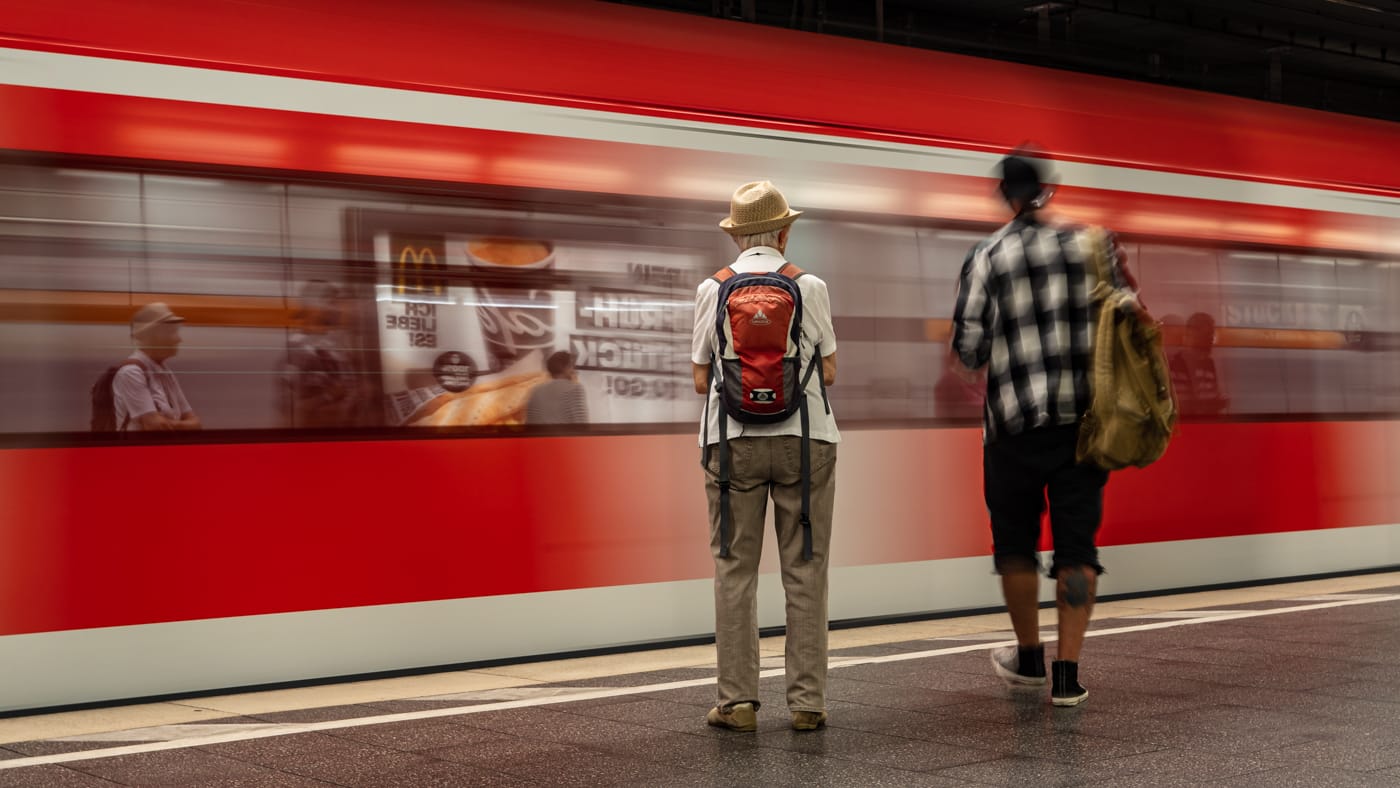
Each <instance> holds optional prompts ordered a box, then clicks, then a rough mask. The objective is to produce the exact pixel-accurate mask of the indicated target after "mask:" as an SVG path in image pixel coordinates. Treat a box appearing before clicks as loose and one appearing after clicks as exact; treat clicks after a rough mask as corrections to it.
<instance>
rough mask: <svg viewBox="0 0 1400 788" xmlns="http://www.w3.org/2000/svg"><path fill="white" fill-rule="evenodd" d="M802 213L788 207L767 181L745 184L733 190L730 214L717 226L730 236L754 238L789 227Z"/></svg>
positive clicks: (780, 193)
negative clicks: (752, 236)
mask: <svg viewBox="0 0 1400 788" xmlns="http://www.w3.org/2000/svg"><path fill="white" fill-rule="evenodd" d="M801 215H802V212H801V211H794V210H792V209H791V208H789V207H788V202H787V198H786V197H784V196H783V193H782V192H780V191H778V187H776V186H774V185H773V184H771V183H769V182H768V181H754V182H753V183H746V184H744V185H743V186H740V187H739V188H738V189H735V190H734V196H733V197H732V198H730V200H729V215H728V216H726V217H724V218H723V219H722V220H720V223H719V226H720V228H721V229H723V230H724V231H725V232H727V233H729V234H730V235H756V234H758V233H766V232H770V231H772V230H781V229H782V228H784V227H787V226H788V225H789V224H792V223H793V221H795V220H796V219H797V217H799V216H801Z"/></svg>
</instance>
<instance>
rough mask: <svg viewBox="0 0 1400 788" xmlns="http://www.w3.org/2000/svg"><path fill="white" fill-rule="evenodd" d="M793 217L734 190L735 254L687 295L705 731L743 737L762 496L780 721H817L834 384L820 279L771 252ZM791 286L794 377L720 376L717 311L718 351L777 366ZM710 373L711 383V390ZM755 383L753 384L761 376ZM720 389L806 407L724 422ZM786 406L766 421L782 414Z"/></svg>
mask: <svg viewBox="0 0 1400 788" xmlns="http://www.w3.org/2000/svg"><path fill="white" fill-rule="evenodd" d="M800 215H801V211H794V210H792V209H791V208H789V207H788V202H787V198H786V197H784V196H783V194H782V192H780V191H779V190H778V188H777V187H776V186H774V185H773V184H772V183H769V182H768V181H755V182H753V183H746V184H744V185H743V186H740V187H739V188H738V189H737V190H736V191H735V192H734V195H733V197H732V198H731V200H730V207H729V216H728V217H726V218H725V219H724V220H723V221H721V222H720V228H721V229H723V230H724V231H725V232H727V233H729V235H730V237H731V238H733V240H734V243H735V245H736V246H738V247H739V255H738V257H737V258H736V259H735V260H734V262H733V263H731V264H730V265H729V266H727V267H726V268H723V269H721V270H720V271H719V272H718V273H717V274H716V275H715V276H713V277H710V278H708V279H706V280H705V281H703V282H701V283H700V286H699V287H698V288H697V289H696V292H695V325H694V329H693V331H692V335H691V337H692V341H691V362H692V372H693V377H694V383H695V391H696V393H698V394H704V395H706V397H708V399H707V401H706V406H705V411H704V413H705V414H706V415H705V416H703V417H702V423H701V426H700V447H701V450H702V455H701V457H702V462H703V463H704V466H705V493H706V497H707V499H708V502H709V514H710V551H711V553H712V554H713V556H714V561H715V650H716V652H717V655H718V666H719V681H718V686H717V689H718V702H717V703H716V705H715V707H714V708H712V709H711V710H710V712H709V714H708V715H707V716H706V719H705V721H706V722H707V723H708V724H710V725H713V726H716V727H720V728H729V729H731V730H737V731H753V730H756V729H757V725H758V721H757V717H756V715H755V712H756V711H757V710H758V708H759V682H758V676H759V652H758V617H757V614H758V607H757V593H758V564H759V558H760V556H761V555H762V551H763V529H764V524H765V521H766V519H767V518H766V511H767V508H768V499H769V497H770V496H771V497H772V499H773V525H774V530H775V531H776V536H777V545H778V560H779V563H780V564H781V566H782V575H783V592H784V594H785V595H786V597H787V647H786V651H785V655H784V664H785V667H786V683H787V706H788V712H789V714H790V717H791V724H792V727H793V729H794V730H799V731H810V730H815V729H817V728H819V727H822V726H823V725H825V724H826V720H827V710H826V674H827V560H828V552H829V548H830V546H831V527H832V514H833V508H832V507H833V504H834V502H835V493H836V444H837V443H838V442H839V441H840V440H841V434H840V432H838V431H837V429H836V419H835V417H834V416H833V415H832V413H831V409H830V408H829V407H827V405H826V397H825V389H824V386H829V385H831V384H832V383H835V382H836V334H835V331H834V330H833V328H832V324H831V299H830V296H829V295H828V294H827V287H826V282H824V281H822V280H821V279H819V278H817V277H815V276H813V275H811V274H805V273H800V272H798V271H794V270H793V268H792V267H790V265H791V264H789V263H788V261H787V258H786V257H784V256H783V253H784V251H785V250H786V249H787V243H788V233H789V232H790V231H791V229H792V223H793V222H794V221H796V220H797V217H798V216H800ZM771 272H781V273H783V274H784V277H785V278H783V279H780V280H777V281H778V282H780V283H781V285H779V284H769V285H764V286H762V287H758V286H753V287H749V288H747V289H744V288H739V287H738V286H737V284H738V283H743V282H745V281H751V280H745V279H740V278H739V277H740V276H742V275H744V274H760V273H771ZM722 278H723V279H724V280H725V281H726V282H733V283H736V284H735V285H730V290H729V292H730V293H731V295H730V296H729V297H728V298H727V299H726V303H721V302H720V295H721V293H722V292H724V288H723V287H722V286H721V284H720V279H722ZM770 279H771V278H770ZM793 287H795V288H796V290H797V291H798V292H797V299H800V303H801V310H800V311H801V323H800V332H799V342H798V347H797V353H798V364H799V366H798V369H800V370H801V373H800V374H799V375H798V376H795V377H794V378H787V377H783V378H782V380H772V381H771V382H768V383H765V386H764V387H760V386H758V385H755V384H754V383H753V381H754V379H755V372H756V370H755V366H754V365H751V364H746V363H742V362H739V361H726V362H723V363H724V364H726V365H728V366H722V367H721V365H720V363H718V362H716V357H717V356H718V355H719V354H720V336H719V334H718V332H717V330H716V325H717V320H716V318H717V316H718V314H719V310H720V309H725V310H727V317H728V320H727V321H726V324H728V325H734V326H735V327H734V329H733V332H734V336H735V339H734V342H733V344H730V345H728V347H730V348H731V350H730V352H731V353H732V352H733V351H732V348H733V347H734V346H735V345H740V344H741V343H742V344H743V345H744V346H745V347H747V348H748V349H749V351H750V352H754V351H755V349H756V348H764V350H763V351H762V352H763V353H765V354H766V357H767V358H768V360H770V361H772V360H773V359H774V358H776V357H778V356H781V357H786V356H787V353H788V350H789V341H790V340H789V339H788V338H789V337H790V336H791V329H792V328H793V327H794V323H796V322H797V313H798V310H797V309H796V306H797V300H789V299H793V296H792V288H793ZM779 292H784V293H786V294H787V295H786V297H784V296H781V295H779ZM769 313H771V314H772V317H769ZM784 315H786V317H784ZM742 331H747V332H749V333H747V334H745V338H744V339H743V340H741V339H739V334H740V332H742ZM750 339H753V340H755V341H753V342H749V341H748V340H750ZM775 351H776V352H775ZM716 367H720V371H719V372H715V368H716ZM774 367H775V368H777V369H779V370H781V369H783V368H784V365H783V364H782V362H779V364H777V365H774ZM723 369H728V370H730V373H729V374H730V375H732V377H726V376H725V375H723V374H722V372H723ZM712 372H714V374H715V378H714V379H715V380H716V381H717V382H716V384H715V385H713V386H712V385H710V381H711V377H710V376H711V374H712ZM804 376H805V377H804ZM757 377H758V378H759V379H762V375H761V374H758V375H757ZM789 381H791V385H792V387H793V388H792V389H789V388H788V385H789ZM798 381H802V382H805V386H802V382H798ZM770 386H771V387H770ZM799 386H801V388H797V387H799ZM722 387H724V388H728V389H729V391H731V392H735V394H732V395H726V398H725V399H726V401H727V402H728V403H729V404H730V405H733V404H734V401H735V400H736V399H737V398H739V397H738V394H739V393H742V392H744V391H746V390H747V391H748V394H747V395H746V396H744V397H743V399H744V402H745V403H749V404H753V405H754V406H755V407H761V406H762V405H761V404H760V403H762V404H766V403H773V402H774V391H775V390H781V391H782V392H783V395H784V396H785V398H786V399H788V400H790V403H789V404H791V405H797V404H798V403H800V402H804V401H805V402H806V403H807V407H806V409H805V411H795V412H791V413H790V415H788V416H787V417H786V418H784V419H783V420H782V421H777V422H771V423H750V422H749V421H747V420H746V421H744V422H740V421H737V420H735V419H733V418H730V416H729V415H727V411H726V406H725V405H723V404H722V403H721V401H720V393H719V390H720V389H721V388H722ZM746 387H748V388H746ZM794 389H795V391H794ZM786 410H787V409H786V408H782V409H780V410H778V411H776V412H774V413H773V414H772V415H773V416H775V417H776V416H781V415H782V412H783V411H786ZM804 414H805V418H804ZM804 422H806V423H805V424H804ZM808 515H809V516H808ZM804 520H805V522H804Z"/></svg>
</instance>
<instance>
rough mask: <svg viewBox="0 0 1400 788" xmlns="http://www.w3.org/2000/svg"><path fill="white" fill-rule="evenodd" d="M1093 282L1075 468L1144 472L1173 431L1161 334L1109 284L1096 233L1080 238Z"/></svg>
mask: <svg viewBox="0 0 1400 788" xmlns="http://www.w3.org/2000/svg"><path fill="white" fill-rule="evenodd" d="M1083 242H1084V243H1085V245H1086V246H1087V249H1086V251H1088V252H1089V256H1090V257H1091V258H1092V259H1093V264H1094V268H1095V274H1096V275H1097V277H1098V283H1097V284H1095V285H1094V289H1093V291H1092V292H1091V293H1090V294H1089V299H1090V301H1091V302H1093V303H1094V304H1095V305H1097V308H1098V310H1099V314H1098V321H1097V327H1096V329H1095V331H1096V333H1095V337H1094V366H1093V372H1092V375H1091V377H1090V384H1089V385H1090V390H1091V392H1092V395H1093V398H1092V404H1091V405H1090V406H1089V411H1088V412H1087V413H1085V414H1084V418H1083V420H1082V421H1081V422H1080V424H1079V445H1078V448H1077V450H1076V452H1075V454H1076V456H1077V458H1078V459H1079V461H1080V462H1092V463H1094V464H1096V465H1098V466H1099V467H1101V468H1104V469H1106V470H1111V471H1112V470H1118V469H1119V468H1126V467H1128V466H1129V465H1133V466H1136V467H1139V468H1144V467H1146V466H1148V465H1150V464H1152V463H1153V462H1155V461H1156V460H1157V459H1158V458H1159V457H1161V456H1162V454H1163V453H1164V452H1166V450H1167V444H1168V443H1169V442H1170V441H1171V437H1172V430H1173V429H1174V428H1175V427H1176V416H1177V405H1176V394H1175V392H1173V391H1172V378H1171V368H1170V367H1169V366H1168V365H1167V357H1166V354H1164V353H1163V352H1162V332H1161V330H1160V329H1159V328H1158V326H1157V321H1155V320H1153V319H1152V316H1151V315H1149V314H1148V313H1147V311H1146V310H1145V309H1143V308H1142V305H1141V304H1140V303H1139V302H1138V300H1137V297H1136V296H1134V295H1133V294H1132V293H1129V292H1127V291H1125V290H1120V289H1118V288H1116V287H1114V286H1113V279H1112V276H1111V275H1110V273H1109V266H1110V262H1109V258H1108V241H1107V238H1106V236H1105V233H1104V231H1103V229H1102V228H1098V227H1095V228H1092V229H1090V230H1088V231H1087V232H1086V233H1084V238H1083Z"/></svg>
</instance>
